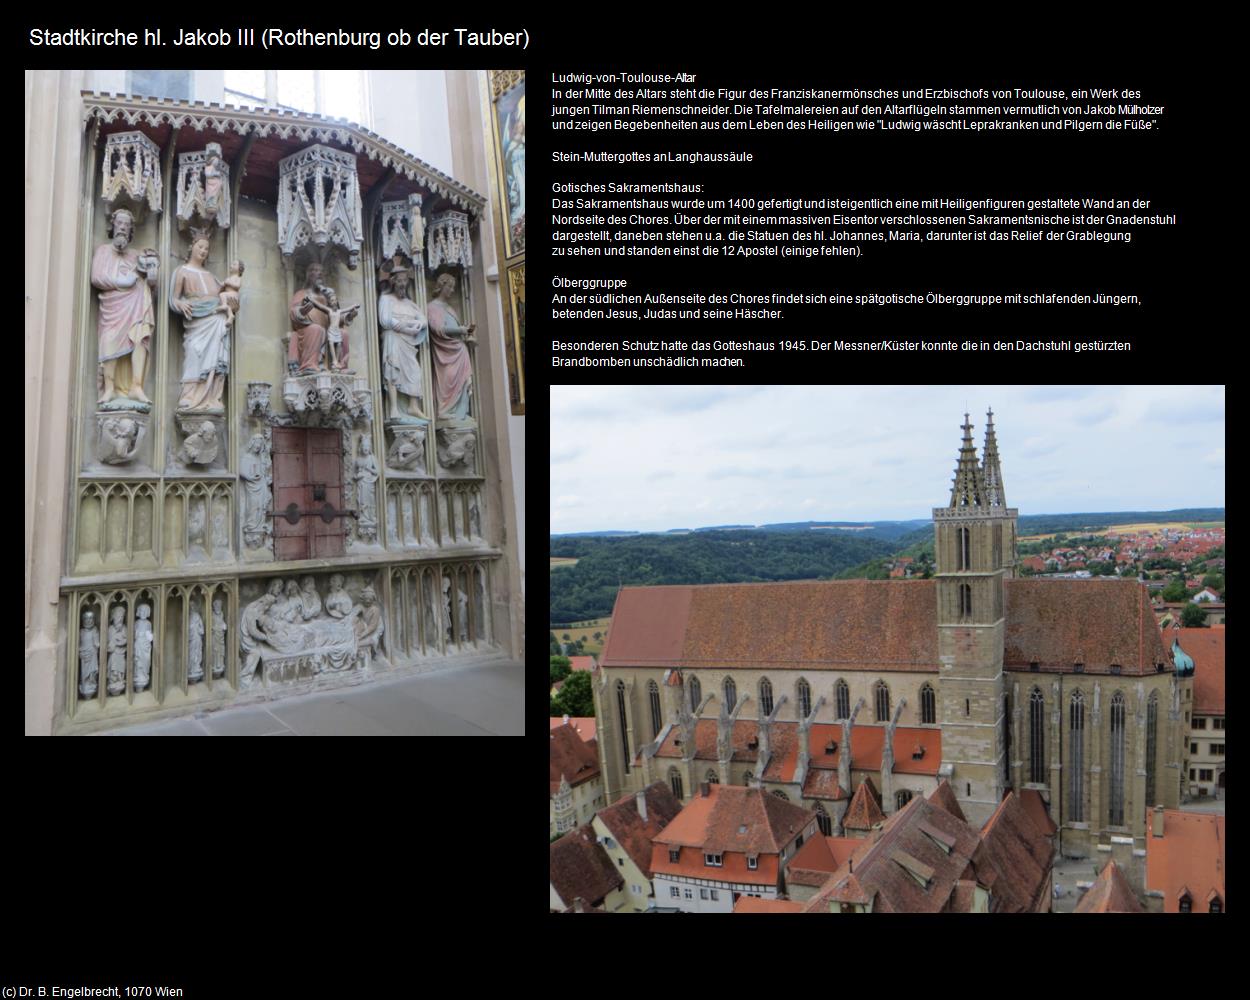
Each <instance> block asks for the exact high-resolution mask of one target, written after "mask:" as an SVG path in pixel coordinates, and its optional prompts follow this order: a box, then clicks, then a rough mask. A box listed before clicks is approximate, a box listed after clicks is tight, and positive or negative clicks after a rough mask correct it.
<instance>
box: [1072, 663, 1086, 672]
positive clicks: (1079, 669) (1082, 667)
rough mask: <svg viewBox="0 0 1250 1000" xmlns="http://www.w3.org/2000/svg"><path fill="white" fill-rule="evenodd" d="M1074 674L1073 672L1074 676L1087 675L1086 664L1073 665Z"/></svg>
mask: <svg viewBox="0 0 1250 1000" xmlns="http://www.w3.org/2000/svg"><path fill="white" fill-rule="evenodd" d="M1072 672H1073V673H1074V674H1083V673H1085V664H1084V663H1074V664H1072Z"/></svg>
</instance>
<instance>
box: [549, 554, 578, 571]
mask: <svg viewBox="0 0 1250 1000" xmlns="http://www.w3.org/2000/svg"><path fill="white" fill-rule="evenodd" d="M549 558H550V559H551V569H568V568H569V567H570V566H576V565H577V560H576V559H572V558H569V557H567V556H550V557H549Z"/></svg>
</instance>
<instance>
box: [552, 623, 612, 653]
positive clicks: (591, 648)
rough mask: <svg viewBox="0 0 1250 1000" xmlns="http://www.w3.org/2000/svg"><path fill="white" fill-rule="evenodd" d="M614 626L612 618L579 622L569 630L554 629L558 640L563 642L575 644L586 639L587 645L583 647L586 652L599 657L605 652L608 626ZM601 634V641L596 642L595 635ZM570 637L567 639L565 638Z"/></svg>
mask: <svg viewBox="0 0 1250 1000" xmlns="http://www.w3.org/2000/svg"><path fill="white" fill-rule="evenodd" d="M611 624H612V619H611V618H595V619H592V620H591V621H585V622H578V623H577V625H576V626H569V627H567V628H553V629H552V630H551V631H553V632H554V633H555V634H556V638H557V639H559V640H560V641H561V642H573V641H575V640H577V639H585V640H586V642H585V645H584V646H583V647H582V648H583V649H585V651H586V655H587V656H598V655H599V654H600V653H602V652H603V640H604V638H605V637H606V635H607V631H608V626H609V625H611ZM596 632H598V633H599V640H598V641H595V633H596ZM566 634H567V635H568V638H567V639H565V638H564V636H565V635H566Z"/></svg>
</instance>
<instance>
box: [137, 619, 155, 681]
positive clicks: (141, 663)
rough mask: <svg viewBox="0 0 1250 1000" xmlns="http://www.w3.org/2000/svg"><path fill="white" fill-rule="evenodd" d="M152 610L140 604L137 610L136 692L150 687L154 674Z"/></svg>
mask: <svg viewBox="0 0 1250 1000" xmlns="http://www.w3.org/2000/svg"><path fill="white" fill-rule="evenodd" d="M151 613H152V609H151V608H149V607H148V606H147V605H146V604H140V605H139V607H138V608H137V609H136V610H135V615H136V616H137V617H136V618H135V690H136V691H142V690H144V689H145V688H146V687H147V686H148V681H149V679H150V677H151V674H152V623H151V622H150V621H149V620H148V616H149V615H150V614H151Z"/></svg>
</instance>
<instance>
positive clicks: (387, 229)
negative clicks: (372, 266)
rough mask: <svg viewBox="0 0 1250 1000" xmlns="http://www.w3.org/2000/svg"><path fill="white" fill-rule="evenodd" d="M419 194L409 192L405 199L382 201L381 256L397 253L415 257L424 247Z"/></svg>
mask: <svg viewBox="0 0 1250 1000" xmlns="http://www.w3.org/2000/svg"><path fill="white" fill-rule="evenodd" d="M421 202H422V199H421V196H420V195H419V194H410V195H409V196H408V200H407V201H384V202H382V256H383V257H384V258H386V257H394V256H395V254H397V253H402V254H405V255H406V256H408V257H410V258H412V259H414V260H415V259H416V258H417V256H418V255H419V254H420V253H421V251H422V250H423V249H424V247H425V219H424V217H423V216H422V215H421Z"/></svg>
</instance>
